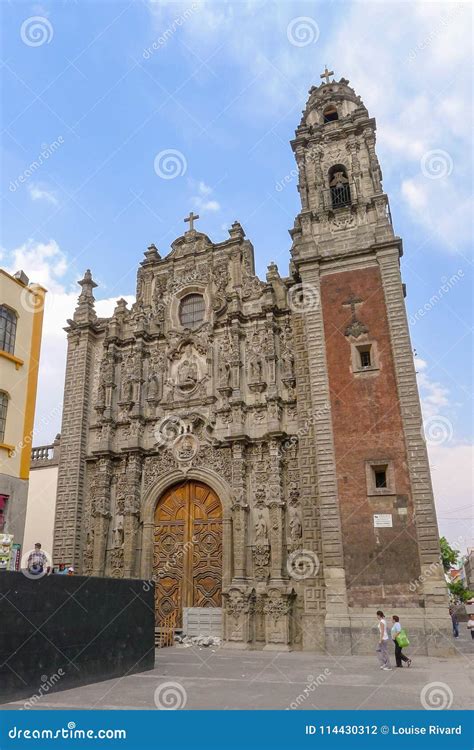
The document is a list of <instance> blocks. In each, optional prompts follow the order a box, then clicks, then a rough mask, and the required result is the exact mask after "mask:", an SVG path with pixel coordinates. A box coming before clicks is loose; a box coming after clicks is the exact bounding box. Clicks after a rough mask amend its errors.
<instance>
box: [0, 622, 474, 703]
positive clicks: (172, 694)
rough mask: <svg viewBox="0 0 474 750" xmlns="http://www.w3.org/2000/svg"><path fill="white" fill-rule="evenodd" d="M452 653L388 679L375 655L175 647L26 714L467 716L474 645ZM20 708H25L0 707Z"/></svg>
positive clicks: (416, 660) (465, 643)
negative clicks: (150, 663) (404, 712)
mask: <svg viewBox="0 0 474 750" xmlns="http://www.w3.org/2000/svg"><path fill="white" fill-rule="evenodd" d="M456 645H458V646H459V647H460V648H459V652H458V655H457V656H456V657H453V658H451V659H444V658H434V657H426V656H419V657H418V656H416V655H415V654H411V656H412V658H413V665H412V667H411V668H410V669H407V668H403V669H393V671H392V672H384V671H381V670H380V669H379V667H378V663H377V659H376V656H375V654H374V655H373V656H346V657H342V658H341V659H336V658H334V657H330V656H321V655H319V654H311V653H302V652H291V653H279V652H263V651H233V650H229V649H224V648H214V649H210V648H198V647H190V648H185V647H183V646H174V647H172V648H164V649H161V650H160V651H157V657H156V664H155V669H153V670H151V671H149V672H143V673H141V674H136V675H131V676H129V677H122V678H120V679H114V680H108V681H106V682H98V683H94V684H92V685H86V686H84V687H80V688H73V689H71V690H64V691H60V692H56V693H53V694H50V695H44V696H42V697H41V698H39V699H36V700H34V701H33V705H32V706H31V708H37V709H38V708H39V709H79V708H84V709H126V708H127V709H154V710H156V708H157V707H162V708H172V707H174V708H186V709H227V710H229V709H237V708H240V709H287V708H289V709H306V710H307V709H318V708H319V709H392V708H393V709H420V708H426V705H428V706H431V707H432V708H437V707H441V706H442V707H444V708H451V709H468V708H472V707H473V686H472V681H471V679H470V676H469V669H470V668H472V665H473V658H472V657H473V654H474V641H471V638H470V637H469V638H468V636H466V634H464V633H462V634H461V638H460V639H459V641H458V643H457V644H456ZM392 662H393V664H394V660H393V659H392ZM393 664H392V665H393ZM33 692H34V691H33ZM24 707H25V701H16V702H14V703H8V704H3V705H2V706H0V708H2V709H22V708H24ZM26 707H27V708H30V706H29V705H28V706H26Z"/></svg>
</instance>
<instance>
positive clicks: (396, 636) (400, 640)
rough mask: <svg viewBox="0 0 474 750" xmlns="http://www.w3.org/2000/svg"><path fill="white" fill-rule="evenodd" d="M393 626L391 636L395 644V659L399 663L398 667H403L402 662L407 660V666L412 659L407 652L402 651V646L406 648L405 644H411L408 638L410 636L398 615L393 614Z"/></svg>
mask: <svg viewBox="0 0 474 750" xmlns="http://www.w3.org/2000/svg"><path fill="white" fill-rule="evenodd" d="M392 620H393V626H392V630H391V636H392V641H393V642H394V644H395V661H396V663H397V667H402V666H403V664H402V662H404V661H406V663H407V667H409V666H410V665H411V659H409V658H408V656H405V654H403V653H402V648H405V646H409V645H410V641H409V640H408V636H407V634H406V632H405V630H403V629H402V626H401V625H400V618H399V617H398V615H393V617H392Z"/></svg>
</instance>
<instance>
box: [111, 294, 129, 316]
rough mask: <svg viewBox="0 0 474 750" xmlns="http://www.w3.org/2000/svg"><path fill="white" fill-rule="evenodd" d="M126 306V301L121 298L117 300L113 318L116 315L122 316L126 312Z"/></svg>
mask: <svg viewBox="0 0 474 750" xmlns="http://www.w3.org/2000/svg"><path fill="white" fill-rule="evenodd" d="M127 305H128V302H127V300H126V299H124V298H123V297H121V298H120V299H118V300H117V304H116V306H115V309H114V317H115V316H117V315H124V314H125V313H126V312H127Z"/></svg>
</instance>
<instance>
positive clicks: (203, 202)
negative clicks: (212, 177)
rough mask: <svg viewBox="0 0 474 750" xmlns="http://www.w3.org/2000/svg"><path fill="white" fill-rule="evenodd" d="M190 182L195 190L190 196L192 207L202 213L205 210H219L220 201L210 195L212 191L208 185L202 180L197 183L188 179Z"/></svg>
mask: <svg viewBox="0 0 474 750" xmlns="http://www.w3.org/2000/svg"><path fill="white" fill-rule="evenodd" d="M190 184H191V185H192V186H195V190H196V194H195V195H193V196H192V197H191V201H192V204H193V206H194V208H197V210H198V211H202V212H203V213H205V212H206V211H220V208H221V206H220V203H219V202H218V201H216V200H215V199H214V198H211V197H210V196H211V195H212V193H213V192H214V191H213V189H212V188H211V187H210V186H209V185H206V183H205V182H203V181H202V180H200V181H199V182H198V183H195V182H194V181H193V180H190Z"/></svg>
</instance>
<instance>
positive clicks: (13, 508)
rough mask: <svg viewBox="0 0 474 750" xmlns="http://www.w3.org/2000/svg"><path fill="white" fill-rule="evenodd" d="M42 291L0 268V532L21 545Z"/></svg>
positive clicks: (35, 383)
mask: <svg viewBox="0 0 474 750" xmlns="http://www.w3.org/2000/svg"><path fill="white" fill-rule="evenodd" d="M45 293H46V290H45V289H43V287H41V286H39V285H38V284H30V283H29V281H28V278H27V276H26V274H25V273H24V272H23V271H18V272H17V273H15V274H14V275H13V276H11V275H10V274H9V273H7V272H6V271H4V270H3V269H0V533H5V534H13V537H14V538H13V542H14V543H18V544H23V535H24V528H25V516H26V502H27V496H28V479H29V473H30V456H31V443H32V438H33V422H34V415H35V404H36V388H37V382H38V366H39V357H40V348H41V331H42V327H43V310H44V300H45Z"/></svg>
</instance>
